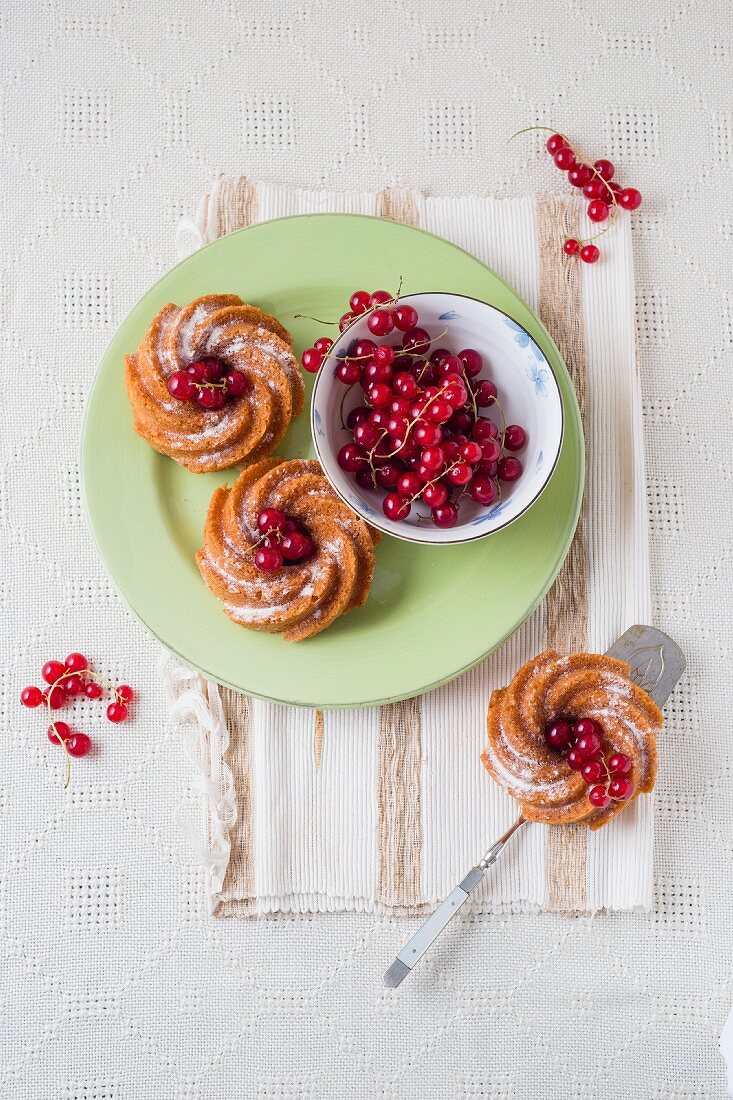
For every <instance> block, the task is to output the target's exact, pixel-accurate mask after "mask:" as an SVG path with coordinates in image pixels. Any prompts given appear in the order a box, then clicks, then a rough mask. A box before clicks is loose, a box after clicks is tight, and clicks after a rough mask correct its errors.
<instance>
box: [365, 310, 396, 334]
mask: <svg viewBox="0 0 733 1100" xmlns="http://www.w3.org/2000/svg"><path fill="white" fill-rule="evenodd" d="M367 325H368V327H369V331H370V332H373V333H374V335H375V336H387V335H388V334H389V333H390V332H391V331H392V329H393V328H394V317H393V315H392V312H391V310H388V309H375V310H374V312H373V313H370V314H369V320H368V321H367Z"/></svg>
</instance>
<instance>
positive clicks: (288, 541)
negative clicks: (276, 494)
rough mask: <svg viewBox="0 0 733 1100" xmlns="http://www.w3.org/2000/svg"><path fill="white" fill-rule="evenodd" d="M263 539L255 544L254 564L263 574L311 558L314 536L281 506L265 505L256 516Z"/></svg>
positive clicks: (275, 571) (274, 571)
mask: <svg viewBox="0 0 733 1100" xmlns="http://www.w3.org/2000/svg"><path fill="white" fill-rule="evenodd" d="M257 526H258V528H259V529H260V531H261V532H262V536H261V538H259V539H258V541H257V542H256V543H255V544H254V546H253V547H252V549H253V550H254V552H255V565H256V566H257V568H258V569H261V570H262V572H263V573H277V571H278V570H279V569H281V568H282V566H283V565H286V564H287V565H295V564H296V563H297V562H301V561H305V560H306V558H309V557H311V555H312V554H313V552H314V550H315V546H314V544H313V539H312V538H311V537H310V535H306V533H305V531H303V529H302V527H301V526H300V524H299V523H298V522H297V520H294V519H289V518H288V516H286V515H285V513H284V512H281V511H280V509H279V508H263V509H262V511H261V512H260V514H259V515H258V517H257Z"/></svg>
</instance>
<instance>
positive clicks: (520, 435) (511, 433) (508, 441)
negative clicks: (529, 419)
mask: <svg viewBox="0 0 733 1100" xmlns="http://www.w3.org/2000/svg"><path fill="white" fill-rule="evenodd" d="M526 445H527V433H526V432H525V430H524V428H522V427H521V426H520V425H519V424H508V425H507V428H506V431H505V432H504V446H505V447H506V449H507V450H508V451H521V450H522V448H523V447H526Z"/></svg>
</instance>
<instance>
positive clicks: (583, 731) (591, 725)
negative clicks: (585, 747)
mask: <svg viewBox="0 0 733 1100" xmlns="http://www.w3.org/2000/svg"><path fill="white" fill-rule="evenodd" d="M602 732H603V731H602V730H601V727H600V726H599V725H598V723H597V722H594V721H593V719H592V718H580V719H579V720H578V721H577V722H574V723H573V733H574V734H575V737H576V738H578V737H587V736H588V734H591V733H595V734H597V735H598V736H599V737H600V736H601V733H602Z"/></svg>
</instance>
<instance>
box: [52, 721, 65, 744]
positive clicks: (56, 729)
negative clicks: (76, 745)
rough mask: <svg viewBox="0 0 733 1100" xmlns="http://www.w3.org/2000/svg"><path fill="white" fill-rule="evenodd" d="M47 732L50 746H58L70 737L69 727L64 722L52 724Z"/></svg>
mask: <svg viewBox="0 0 733 1100" xmlns="http://www.w3.org/2000/svg"><path fill="white" fill-rule="evenodd" d="M47 732H48V739H49V741H50V742H51V744H52V745H60V744H61V742H62V741H68V739H69V738H70V737H71V727H70V726H69V725H68V724H67V723H66V722H52V723H51V725H50V726H49V727H48V731H47Z"/></svg>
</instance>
